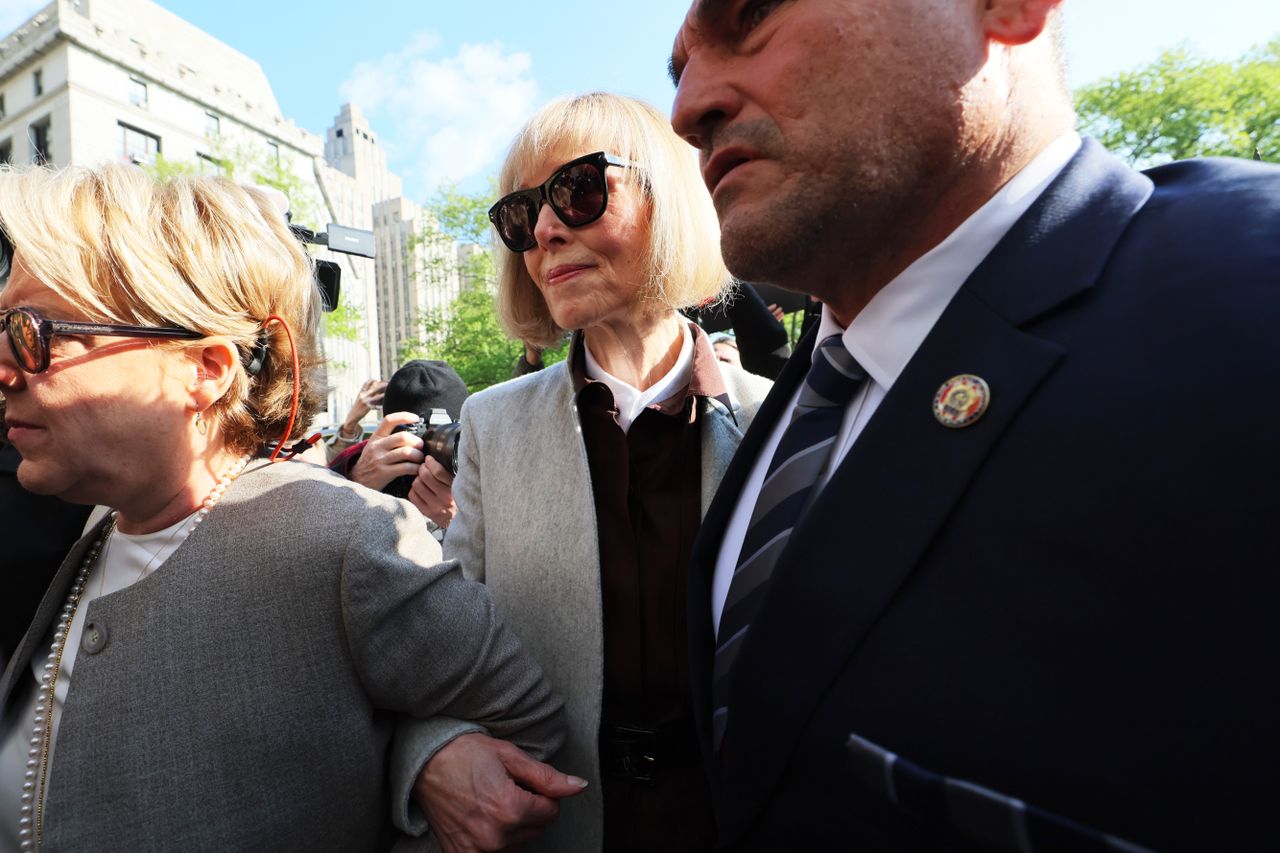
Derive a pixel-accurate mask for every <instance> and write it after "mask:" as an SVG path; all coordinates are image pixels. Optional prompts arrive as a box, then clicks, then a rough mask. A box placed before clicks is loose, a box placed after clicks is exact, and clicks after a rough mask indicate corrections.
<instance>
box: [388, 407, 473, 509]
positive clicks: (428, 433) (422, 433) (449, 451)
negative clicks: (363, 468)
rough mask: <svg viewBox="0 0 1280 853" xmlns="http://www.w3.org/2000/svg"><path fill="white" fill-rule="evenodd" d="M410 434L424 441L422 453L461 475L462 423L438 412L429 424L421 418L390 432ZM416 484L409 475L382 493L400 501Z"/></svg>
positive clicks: (395, 480) (396, 481) (397, 478)
mask: <svg viewBox="0 0 1280 853" xmlns="http://www.w3.org/2000/svg"><path fill="white" fill-rule="evenodd" d="M398 432H410V433H413V434H414V435H416V436H417V437H418V438H420V439H422V452H423V453H426V454H427V455H428V456H430V457H431V458H432V459H434V460H436V461H437V462H439V463H440V464H441V465H443V466H444V467H445V470H446V471H448V472H449V473H451V474H456V473H458V437H459V436H460V435H461V432H462V424H460V423H458V422H457V421H454V420H450V418H449V415H448V414H447V413H446V412H445V411H444V410H443V409H435V410H433V411H432V413H431V420H430V421H428V420H426V419H424V418H421V417H419V418H418V419H417V420H416V421H414V422H413V423H411V424H401V425H400V426H398V427H396V428H395V429H393V430H392V431H391V434H392V435H395V434H396V433H398ZM412 485H413V476H412V475H409V474H406V475H405V476H403V477H396V478H395V479H394V480H392V481H391V482H390V483H388V484H387V485H386V488H384V489H383V490H382V491H383V492H385V493H386V494H388V495H394V496H395V497H397V498H407V497H408V496H409V488H410V487H411V486H412Z"/></svg>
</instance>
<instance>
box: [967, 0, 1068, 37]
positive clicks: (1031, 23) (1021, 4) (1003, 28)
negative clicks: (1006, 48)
mask: <svg viewBox="0 0 1280 853" xmlns="http://www.w3.org/2000/svg"><path fill="white" fill-rule="evenodd" d="M1061 3H1062V0H986V9H985V11H983V13H982V30H983V33H984V34H985V35H986V37H987V38H989V39H991V40H992V41H994V42H996V43H998V44H1003V45H1010V46H1012V45H1019V44H1026V43H1027V42H1030V41H1034V40H1035V39H1036V38H1038V37H1039V36H1040V34H1041V33H1043V32H1044V30H1045V27H1046V26H1048V24H1049V17H1050V15H1052V14H1053V13H1054V11H1055V10H1056V9H1057V8H1058V6H1059V5H1061Z"/></svg>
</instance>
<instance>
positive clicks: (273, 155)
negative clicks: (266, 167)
mask: <svg viewBox="0 0 1280 853" xmlns="http://www.w3.org/2000/svg"><path fill="white" fill-rule="evenodd" d="M267 162H268V163H271V164H272V165H275V166H279V165H280V146H279V145H278V144H277V143H275V142H272V141H270V140H267Z"/></svg>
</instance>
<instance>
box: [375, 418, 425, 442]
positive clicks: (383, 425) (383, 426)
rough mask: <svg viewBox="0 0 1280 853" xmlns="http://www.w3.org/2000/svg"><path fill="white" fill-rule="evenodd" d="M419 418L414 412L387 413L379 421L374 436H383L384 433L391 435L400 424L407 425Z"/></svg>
mask: <svg viewBox="0 0 1280 853" xmlns="http://www.w3.org/2000/svg"><path fill="white" fill-rule="evenodd" d="M417 420H418V416H417V415H415V414H414V413H413V412H391V413H390V414H387V415H385V416H384V417H383V418H382V420H381V421H379V422H378V428H377V429H375V430H374V431H373V438H381V437H382V436H384V435H391V431H392V430H394V429H395V428H396V427H398V426H407V425H409V424H411V423H414V422H416V421H417Z"/></svg>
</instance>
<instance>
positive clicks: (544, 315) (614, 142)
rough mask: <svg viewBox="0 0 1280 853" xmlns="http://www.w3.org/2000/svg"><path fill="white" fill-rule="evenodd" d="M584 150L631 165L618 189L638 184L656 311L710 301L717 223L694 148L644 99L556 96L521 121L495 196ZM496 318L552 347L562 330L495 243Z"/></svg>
mask: <svg viewBox="0 0 1280 853" xmlns="http://www.w3.org/2000/svg"><path fill="white" fill-rule="evenodd" d="M593 151H606V152H608V153H610V154H616V155H618V156H619V157H621V158H623V159H624V160H629V161H631V162H632V163H635V164H636V165H637V166H639V168H638V169H625V170H622V171H623V181H626V182H633V183H639V184H640V185H642V186H643V187H644V189H645V192H646V194H647V196H648V199H649V202H650V203H649V210H650V214H649V217H650V219H649V232H650V245H649V258H648V262H649V280H648V282H647V287H646V295H647V296H648V297H649V298H650V299H651V300H653V302H654V304H655V305H662V306H666V307H668V308H671V309H675V310H679V309H682V308H688V307H691V306H694V305H702V304H705V303H708V302H714V301H715V300H717V299H719V298H720V297H721V296H722V295H723V294H724V291H725V289H726V288H727V287H728V285H729V283H730V277H729V273H728V270H726V269H725V266H724V261H723V260H722V259H721V257H720V223H719V221H718V220H717V219H716V212H715V208H714V207H713V206H712V204H711V197H710V196H709V195H708V194H707V191H706V188H705V187H704V185H703V183H702V176H701V175H700V174H699V172H698V166H697V163H696V161H695V158H694V154H693V149H691V148H690V147H689V145H688V144H687V143H686V142H685V141H684V140H682V139H681V138H680V137H678V136H676V134H675V133H674V131H672V130H671V124H670V122H668V121H667V119H666V117H665V116H663V115H662V114H661V113H659V112H658V111H657V110H656V109H654V108H653V107H651V106H650V105H649V104H646V103H645V102H644V101H640V100H637V99H635V98H629V97H626V96H623V95H614V94H610V93H607V92H592V93H590V94H587V95H579V96H577V97H572V98H562V99H559V100H556V101H552V102H551V103H549V104H547V105H546V106H545V107H543V108H542V109H541V110H539V111H538V113H537V114H536V115H535V116H534V117H533V118H531V119H530V120H529V123H528V124H526V125H525V126H524V129H523V130H521V131H520V132H519V133H518V134H517V135H516V138H515V140H514V141H513V142H512V144H511V150H510V151H509V152H508V153H507V159H506V161H505V162H504V163H503V164H502V171H501V173H500V174H499V176H498V192H499V193H501V194H502V195H506V194H507V193H510V192H514V191H515V190H518V189H520V188H521V187H520V182H521V181H527V180H530V179H532V178H533V177H535V176H533V175H532V174H531V171H532V170H533V169H536V168H539V167H541V165H542V164H543V163H545V162H546V160H547V158H549V157H552V156H556V155H560V154H568V158H567V159H573V157H577V156H579V155H582V154H589V153H591V152H593ZM493 244H494V251H495V252H496V253H497V261H498V264H497V266H498V296H497V309H498V317H499V319H500V320H501V321H502V325H503V327H504V328H506V330H507V333H508V334H509V335H511V336H512V337H513V338H517V339H519V340H522V341H528V342H529V343H532V344H534V345H536V346H541V347H547V346H553V345H554V344H555V343H556V342H557V341H558V340H560V338H562V337H563V335H564V333H565V332H566V331H567V330H566V329H561V328H560V327H559V326H557V325H556V323H555V320H553V319H552V317H551V312H550V310H549V309H548V308H547V303H546V300H544V299H543V298H542V292H541V291H540V290H539V289H538V287H537V285H536V284H534V282H533V279H532V278H530V276H529V272H528V270H527V269H526V268H525V265H524V257H523V255H522V254H518V253H516V252H512V251H511V250H510V249H508V248H507V247H506V245H505V244H503V243H502V241H501V240H500V239H498V238H497V237H496V235H495V237H494V240H493Z"/></svg>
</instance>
